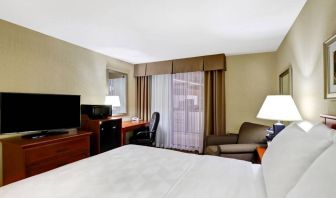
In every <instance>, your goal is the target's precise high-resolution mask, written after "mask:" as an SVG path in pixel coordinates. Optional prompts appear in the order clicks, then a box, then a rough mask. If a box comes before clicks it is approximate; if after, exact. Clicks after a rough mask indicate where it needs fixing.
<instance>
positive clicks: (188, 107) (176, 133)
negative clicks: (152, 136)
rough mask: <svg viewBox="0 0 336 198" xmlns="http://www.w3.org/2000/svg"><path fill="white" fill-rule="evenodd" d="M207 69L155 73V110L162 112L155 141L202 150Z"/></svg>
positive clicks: (153, 106) (153, 89)
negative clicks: (201, 70) (204, 70)
mask: <svg viewBox="0 0 336 198" xmlns="http://www.w3.org/2000/svg"><path fill="white" fill-rule="evenodd" d="M203 98H204V73H203V72H189V73H178V74H173V75H170V74H167V75H155V76H153V78H152V111H153V112H155V111H157V112H159V113H160V124H159V128H158V133H157V136H156V145H157V146H159V147H165V148H175V149H181V150H189V151H195V150H197V151H199V152H202V149H203V135H204V124H203V123H204V119H203V117H204V104H203V103H204V102H203V100H204V99H203Z"/></svg>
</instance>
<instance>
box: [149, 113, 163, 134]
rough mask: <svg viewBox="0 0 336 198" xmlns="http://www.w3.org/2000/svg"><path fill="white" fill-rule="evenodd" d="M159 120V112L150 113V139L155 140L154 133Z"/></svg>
mask: <svg viewBox="0 0 336 198" xmlns="http://www.w3.org/2000/svg"><path fill="white" fill-rule="evenodd" d="M159 122H160V113H159V112H154V113H153V114H152V118H151V120H150V123H149V131H150V132H153V134H152V135H151V137H150V138H151V139H153V140H155V135H156V130H157V128H158V126H159Z"/></svg>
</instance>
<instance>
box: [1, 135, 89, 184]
mask: <svg viewBox="0 0 336 198" xmlns="http://www.w3.org/2000/svg"><path fill="white" fill-rule="evenodd" d="M91 134H92V133H91V132H85V131H79V132H69V133H67V134H60V135H52V136H45V137H42V138H38V139H29V138H24V137H21V136H18V137H11V138H6V139H3V140H1V142H2V148H3V149H2V150H3V183H4V184H5V185H6V184H9V183H12V182H15V181H18V180H21V179H24V178H27V177H30V176H33V175H37V174H40V173H43V172H46V171H48V170H51V169H54V168H57V167H60V166H63V165H66V164H69V163H72V162H75V161H78V160H81V159H84V158H87V157H89V156H90V136H91Z"/></svg>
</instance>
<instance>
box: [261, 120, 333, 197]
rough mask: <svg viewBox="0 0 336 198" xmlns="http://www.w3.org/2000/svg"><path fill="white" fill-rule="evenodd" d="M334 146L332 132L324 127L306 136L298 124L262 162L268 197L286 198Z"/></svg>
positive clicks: (288, 129) (282, 135)
mask: <svg viewBox="0 0 336 198" xmlns="http://www.w3.org/2000/svg"><path fill="white" fill-rule="evenodd" d="M332 143H333V133H332V129H330V128H328V127H326V126H325V125H323V124H318V125H315V126H314V127H312V128H311V130H309V131H308V132H305V131H304V130H303V129H302V128H300V127H299V126H298V125H297V124H296V123H293V124H291V125H290V126H288V127H286V128H285V129H284V130H283V131H282V132H281V133H280V134H278V135H277V136H276V137H275V138H274V139H273V141H272V144H270V146H269V147H268V148H267V150H266V152H265V155H264V156H263V159H262V168H263V174H264V179H265V185H266V191H267V195H268V197H271V198H284V197H285V196H286V195H287V193H288V192H289V191H290V190H291V189H292V188H293V187H294V185H295V184H296V183H297V182H298V180H299V179H300V177H301V176H302V175H303V173H304V172H305V171H306V170H307V168H308V167H309V166H310V165H311V164H312V163H313V161H314V160H315V159H316V158H317V157H318V156H319V155H320V154H321V153H322V152H323V151H325V150H326V149H327V147H328V146H330V145H331V144H332Z"/></svg>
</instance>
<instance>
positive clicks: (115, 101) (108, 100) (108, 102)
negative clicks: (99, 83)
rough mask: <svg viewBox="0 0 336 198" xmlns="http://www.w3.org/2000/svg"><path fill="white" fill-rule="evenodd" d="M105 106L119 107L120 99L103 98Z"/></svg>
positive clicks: (116, 97) (113, 97) (117, 97)
mask: <svg viewBox="0 0 336 198" xmlns="http://www.w3.org/2000/svg"><path fill="white" fill-rule="evenodd" d="M105 104H106V105H112V108H113V107H120V98H119V96H105Z"/></svg>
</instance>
